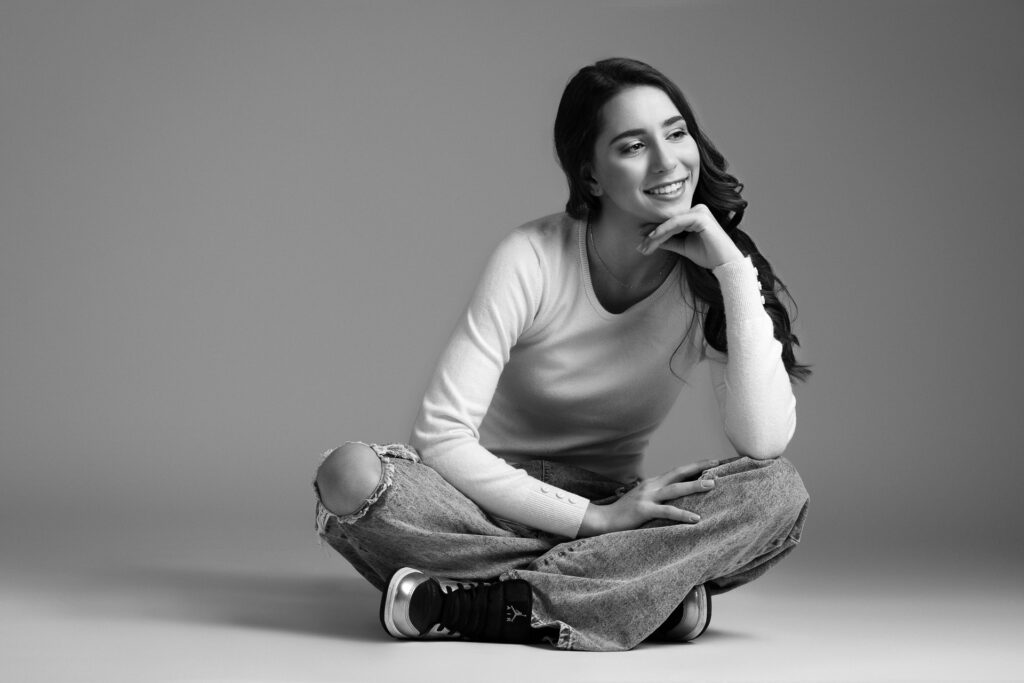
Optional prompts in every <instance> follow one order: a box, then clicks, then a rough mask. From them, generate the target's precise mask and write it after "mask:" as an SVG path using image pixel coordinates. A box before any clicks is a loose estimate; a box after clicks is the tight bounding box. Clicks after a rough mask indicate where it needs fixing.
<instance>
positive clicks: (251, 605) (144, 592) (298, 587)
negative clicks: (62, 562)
mask: <svg viewBox="0 0 1024 683" xmlns="http://www.w3.org/2000/svg"><path fill="white" fill-rule="evenodd" d="M90 578H91V579H92V580H89V581H83V582H82V584H83V585H82V586H81V591H80V592H79V593H78V594H77V595H76V598H77V599H74V600H71V601H69V602H70V604H67V603H66V604H65V606H66V607H71V608H73V609H76V611H77V610H82V611H83V612H87V613H88V615H89V616H93V617H95V616H106V617H111V618H119V617H121V618H152V619H157V620H170V621H184V622H193V623H207V624H223V625H231V626H244V627H250V628H261V629H271V630H276V631H289V632H294V633H305V634H314V635H320V636H326V637H331V638H338V637H342V638H346V639H349V640H362V641H385V640H389V638H388V636H387V635H386V634H385V633H384V632H383V631H382V629H381V626H380V623H379V621H378V610H379V606H380V593H379V592H378V591H377V590H375V589H374V588H373V587H372V586H370V584H368V583H367V582H366V581H364V580H363V579H361V578H356V577H338V578H323V577H309V576H280V575H277V576H274V575H267V576H263V575H256V574H252V573H245V572H240V571H224V570H203V569H168V568H162V567H132V568H125V569H121V570H118V571H116V572H105V573H103V574H100V575H93V576H92V577H90Z"/></svg>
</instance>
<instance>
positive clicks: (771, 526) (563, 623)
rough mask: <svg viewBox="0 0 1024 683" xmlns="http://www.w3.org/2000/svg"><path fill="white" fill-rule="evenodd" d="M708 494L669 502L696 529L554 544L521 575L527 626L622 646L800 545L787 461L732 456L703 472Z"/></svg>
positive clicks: (797, 485)
mask: <svg viewBox="0 0 1024 683" xmlns="http://www.w3.org/2000/svg"><path fill="white" fill-rule="evenodd" d="M702 477H704V478H708V477H710V478H714V479H715V480H716V486H715V488H714V489H713V490H711V491H710V492H708V493H700V494H694V495H691V496H686V497H683V498H680V499H678V500H676V501H672V503H673V504H675V505H678V506H679V507H683V508H685V509H687V510H691V511H693V512H696V513H697V514H698V515H700V516H701V521H700V522H698V523H697V524H693V525H689V524H676V523H672V522H668V521H665V520H657V521H654V522H650V523H648V524H647V525H645V526H643V527H641V528H640V529H635V530H631V531H623V532H616V533H610V534H604V535H601V536H595V537H592V538H585V539H578V540H575V541H570V542H566V543H562V544H559V545H557V546H555V547H554V548H552V549H551V550H550V551H549V552H547V553H545V554H544V555H543V556H541V557H539V558H537V559H536V560H535V561H533V562H531V563H530V565H529V566H528V567H527V568H526V569H514V570H511V571H509V572H506V574H505V575H504V577H503V578H522V579H525V580H527V581H528V582H529V583H530V584H531V585H532V586H533V589H534V625H535V626H538V627H543V626H558V627H559V632H560V637H559V643H558V645H559V647H563V648H567V649H583V650H627V649H630V648H633V647H635V646H636V645H637V644H639V643H640V642H641V641H642V640H643V639H644V638H646V637H647V636H648V635H650V634H651V633H652V632H653V631H654V630H655V629H656V628H657V627H658V626H660V625H661V624H662V623H663V622H664V621H665V619H666V618H667V617H668V615H669V614H670V613H671V612H672V610H674V609H675V607H676V606H677V605H679V603H680V602H681V601H682V599H683V597H684V596H685V595H686V593H687V592H689V590H690V589H691V588H693V587H694V586H696V585H698V584H702V583H709V584H710V586H709V587H710V588H711V589H712V592H723V591H725V590H729V589H731V588H734V587H736V586H738V585H741V584H742V583H744V582H745V581H749V580H752V579H753V578H756V577H757V576H760V575H761V574H762V573H764V572H765V571H767V569H768V568H769V567H770V566H772V565H773V564H774V563H775V562H778V561H779V560H780V559H781V558H782V557H783V556H784V555H785V554H787V553H788V552H789V551H790V550H792V548H793V547H794V546H795V545H796V544H797V542H799V540H800V533H801V529H802V526H803V521H804V518H805V516H806V505H807V499H808V497H807V492H806V490H805V489H804V486H803V482H802V481H801V479H800V476H799V474H798V473H797V471H796V468H794V467H793V465H792V464H791V463H790V462H789V461H788V460H786V459H785V458H777V459H774V460H754V459H751V458H746V457H744V458H737V459H735V460H732V461H729V462H727V463H723V464H722V465H719V466H718V467H715V468H712V469H710V470H708V471H707V472H705V473H704V474H702Z"/></svg>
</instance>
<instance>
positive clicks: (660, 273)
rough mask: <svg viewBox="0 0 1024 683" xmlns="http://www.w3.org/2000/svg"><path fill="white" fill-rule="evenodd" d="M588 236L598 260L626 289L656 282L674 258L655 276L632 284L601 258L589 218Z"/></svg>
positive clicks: (667, 261)
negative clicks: (616, 273)
mask: <svg viewBox="0 0 1024 683" xmlns="http://www.w3.org/2000/svg"><path fill="white" fill-rule="evenodd" d="M587 236H588V237H589V238H590V247H591V249H593V250H594V255H595V256H597V260H598V262H599V263H600V264H601V265H602V266H604V270H605V272H606V273H608V274H609V275H611V277H612V279H613V280H615V281H616V282H618V283H619V285H620V286H621V287H625V288H626V289H636V288H637V287H640V286H642V285H645V284H647V283H650V282H654V281H655V280H659V279H661V276H662V275H664V274H665V269H666V268H668V264H669V263H671V262H672V258H671V257H669V258H668V259H667V260H666V261H665V263H664V264H663V265H662V266H661V270H659V271H658V272H657V273H656V274H655V275H654V276H653V277H650V278H647V279H646V280H641V281H640V282H638V283H636V284H635V285H631V284H629V283H626V282H623V281H622V280H620V279H619V278H618V277H617V276H616V275H615V273H613V272H612V269H611V268H609V267H608V264H607V263H605V262H604V259H603V258H601V252H599V251H598V250H597V243H596V242H595V241H594V231H593V230H592V229H591V228H590V221H589V220H588V221H587Z"/></svg>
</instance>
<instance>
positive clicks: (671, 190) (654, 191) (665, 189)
mask: <svg viewBox="0 0 1024 683" xmlns="http://www.w3.org/2000/svg"><path fill="white" fill-rule="evenodd" d="M685 182H686V178H683V179H682V180H675V181H673V182H670V183H665V184H663V185H657V186H655V187H652V188H651V189H649V190H644V194H649V195H653V196H655V197H671V196H673V195H676V194H679V193H680V192H682V191H683V183H685Z"/></svg>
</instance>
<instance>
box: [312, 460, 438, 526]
mask: <svg viewBox="0 0 1024 683" xmlns="http://www.w3.org/2000/svg"><path fill="white" fill-rule="evenodd" d="M350 443H356V444H361V445H363V446H367V447H369V448H370V449H371V450H373V452H374V453H376V454H377V457H378V458H379V459H380V464H381V467H380V481H378V482H377V486H376V487H375V488H374V490H373V493H371V494H370V496H369V497H368V498H367V499H366V500H364V501H363V504H362V505H360V506H359V508H358V509H357V510H356V511H355V512H352V513H350V514H347V515H336V514H334V513H333V512H331V511H330V510H328V509H327V508H326V507H325V506H324V503H323V501H322V500H321V499H320V489H319V487H318V486H317V485H316V474H314V475H313V498H314V500H315V501H316V532H317V536H318V537H319V539H320V544H321V545H323V537H324V536H325V535H326V534H327V525H328V523H330V521H331V520H332V519H333V520H334V521H335V522H337V523H338V524H352V523H353V522H355V521H357V520H359V519H361V518H362V517H364V516H365V515H366V513H367V512H369V511H370V507H371V506H372V505H373V504H374V503H376V502H377V501H378V500H380V497H381V496H383V495H384V492H385V491H386V490H387V489H388V487H389V486H391V482H392V481H393V480H394V476H395V466H394V464H393V463H392V462H390V461H389V460H388V457H389V456H390V457H396V458H401V459H405V460H411V461H413V462H419V455H418V454H417V453H416V451H414V450H412V449H411V448H409V447H408V446H405V445H404V444H387V445H385V446H380V445H378V444H372V443H363V442H362V441H346V442H345V443H343V444H342V445H341V446H337V447H335V448H331V449H328V450H326V451H324V452H323V453H321V454H320V462H321V463H323V461H324V460H325V459H326V458H327V456H328V455H330V454H331V453H333V452H334V451H336V450H338V449H339V448H342V447H344V446H347V445H348V444H350ZM319 469H320V468H319V467H317V473H319Z"/></svg>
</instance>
